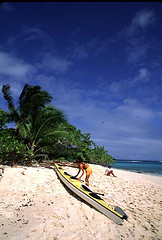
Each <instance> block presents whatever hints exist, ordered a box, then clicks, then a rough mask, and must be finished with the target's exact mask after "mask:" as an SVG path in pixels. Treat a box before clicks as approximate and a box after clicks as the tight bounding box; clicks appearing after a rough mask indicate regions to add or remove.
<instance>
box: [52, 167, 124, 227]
mask: <svg viewBox="0 0 162 240" xmlns="http://www.w3.org/2000/svg"><path fill="white" fill-rule="evenodd" d="M55 171H56V173H57V175H58V177H59V178H60V180H61V181H62V182H64V184H65V185H66V186H67V187H69V188H70V189H71V190H72V191H73V192H74V193H75V194H77V195H78V196H80V197H81V198H82V199H84V200H85V201H87V202H88V203H89V204H91V205H92V206H93V207H95V208H96V209H97V210H99V211H100V212H102V213H103V214H104V215H106V216H107V217H109V218H110V219H112V220H114V221H115V222H116V223H117V224H121V223H122V221H123V220H124V219H127V215H126V214H125V212H124V211H123V210H122V209H121V208H119V207H115V208H112V206H110V205H109V204H108V203H107V202H105V200H104V199H102V198H101V197H100V196H98V194H97V193H95V192H93V191H92V190H91V189H90V188H89V187H88V186H86V185H85V184H83V183H82V182H81V181H79V180H78V179H77V178H75V177H73V176H71V175H70V174H69V173H68V172H67V171H65V170H64V169H63V168H62V166H61V167H60V166H59V165H58V164H55Z"/></svg>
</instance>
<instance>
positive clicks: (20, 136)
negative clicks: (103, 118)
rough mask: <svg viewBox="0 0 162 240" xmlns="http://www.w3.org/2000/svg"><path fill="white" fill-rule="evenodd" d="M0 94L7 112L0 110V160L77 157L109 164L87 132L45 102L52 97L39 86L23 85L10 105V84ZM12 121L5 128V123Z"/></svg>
mask: <svg viewBox="0 0 162 240" xmlns="http://www.w3.org/2000/svg"><path fill="white" fill-rule="evenodd" d="M2 93H3V96H4V99H5V100H6V103H7V107H8V111H4V110H3V109H0V161H1V163H3V164H11V165H14V164H15V163H16V164H22V163H23V164H25V163H28V162H29V161H30V160H31V159H38V160H40V157H41V156H43V157H46V159H52V160H54V161H55V160H58V159H60V160H61V159H62V160H67V161H73V160H74V159H75V158H81V159H82V160H85V161H87V162H91V163H103V164H104V163H105V164H106V163H110V162H113V158H112V156H111V155H109V154H108V151H106V150H105V149H104V147H99V146H97V145H96V144H95V143H94V142H93V141H92V140H91V136H90V134H89V133H82V131H81V130H80V129H77V128H76V127H75V126H74V125H71V124H70V123H68V121H67V120H66V118H65V115H64V113H63V112H62V111H61V110H59V109H57V108H56V107H55V106H51V105H49V104H50V103H51V101H52V96H51V95H50V94H49V93H48V92H47V91H43V90H41V87H40V86H30V85H29V84H25V85H24V88H23V90H22V92H21V94H20V96H19V99H18V103H17V105H15V104H14V101H13V98H12V94H11V90H10V85H9V84H7V85H3V87H2ZM9 123H14V127H12V128H9V127H8V124H9Z"/></svg>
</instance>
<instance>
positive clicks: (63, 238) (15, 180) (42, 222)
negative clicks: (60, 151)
mask: <svg viewBox="0 0 162 240" xmlns="http://www.w3.org/2000/svg"><path fill="white" fill-rule="evenodd" d="M91 166H92V169H93V174H92V175H91V177H90V188H91V189H92V190H94V191H95V192H101V193H104V194H106V195H108V198H105V200H106V201H107V202H108V203H109V204H111V205H112V206H116V205H118V206H119V207H121V208H122V209H123V210H124V211H125V212H126V214H127V215H128V220H127V221H124V222H123V224H122V225H117V224H116V223H114V222H113V221H112V220H110V219H109V218H107V217H106V216H104V215H103V214H101V213H100V212H98V211H96V210H95V209H94V208H93V207H91V206H89V205H88V204H86V203H85V202H83V201H82V200H81V199H80V198H78V197H77V196H76V195H75V194H73V193H72V192H71V191H69V190H68V189H67V188H66V187H65V186H64V185H63V184H62V183H61V182H60V180H59V179H58V177H57V175H56V173H55V171H54V170H52V169H47V168H43V167H13V168H11V167H8V166H5V171H4V175H3V177H2V178H1V181H0V240H7V239H8V240H28V239H30V240H40V239H41V240H74V239H75V240H91V239H93V240H123V239H125V240H134V239H135V240H142V239H145V240H161V239H162V212H161V204H162V199H161V193H162V177H159V176H152V175H146V174H140V173H134V172H129V171H123V170H116V169H115V170H114V172H115V174H116V175H117V178H114V177H110V176H105V175H104V172H105V168H104V167H102V166H99V165H93V164H92V165H91ZM3 167H4V166H3ZM65 169H66V170H67V171H68V172H69V173H71V174H73V175H74V174H76V172H77V169H75V168H71V167H65ZM82 179H83V180H84V176H83V177H82ZM103 198H104V197H103Z"/></svg>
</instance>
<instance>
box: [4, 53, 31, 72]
mask: <svg viewBox="0 0 162 240" xmlns="http://www.w3.org/2000/svg"><path fill="white" fill-rule="evenodd" d="M31 70H32V67H31V66H30V65H29V64H27V63H25V62H24V61H23V60H21V59H19V58H17V57H15V56H12V55H11V54H8V53H5V52H2V51H0V74H1V75H5V76H10V77H23V76H25V75H26V74H27V73H28V72H30V71H31Z"/></svg>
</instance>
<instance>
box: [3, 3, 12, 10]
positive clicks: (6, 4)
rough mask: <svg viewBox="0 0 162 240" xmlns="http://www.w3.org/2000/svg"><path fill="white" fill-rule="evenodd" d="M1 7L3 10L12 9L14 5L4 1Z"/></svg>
mask: <svg viewBox="0 0 162 240" xmlns="http://www.w3.org/2000/svg"><path fill="white" fill-rule="evenodd" d="M2 9H4V10H5V11H14V9H15V8H14V6H13V5H12V4H11V3H9V2H4V3H2Z"/></svg>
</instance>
